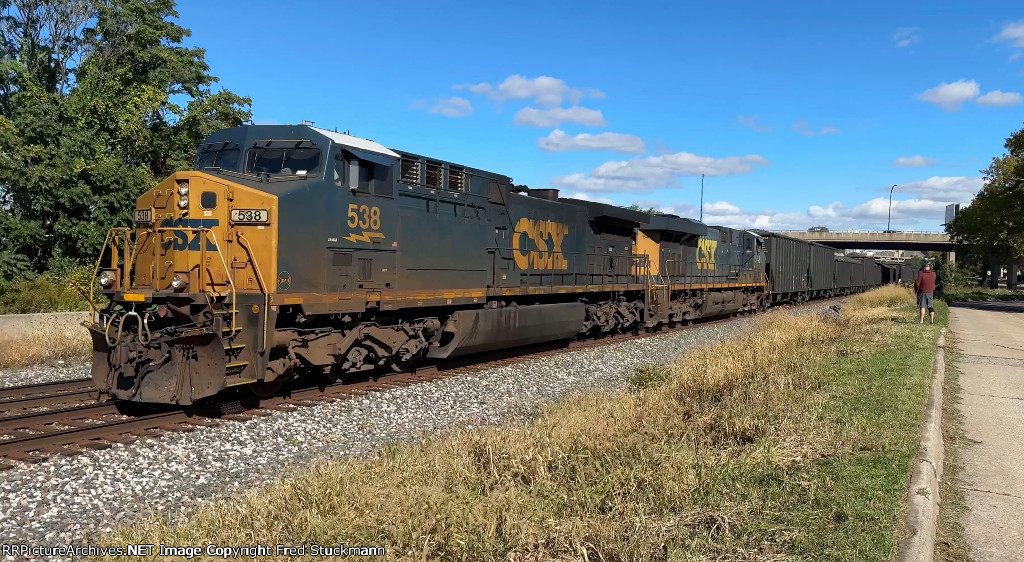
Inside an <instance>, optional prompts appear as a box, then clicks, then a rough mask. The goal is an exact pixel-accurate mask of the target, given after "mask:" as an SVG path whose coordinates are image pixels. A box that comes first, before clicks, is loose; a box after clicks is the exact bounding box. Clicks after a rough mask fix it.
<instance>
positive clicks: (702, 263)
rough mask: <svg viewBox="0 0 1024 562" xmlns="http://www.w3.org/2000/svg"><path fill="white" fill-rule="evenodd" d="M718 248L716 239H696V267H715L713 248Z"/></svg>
mask: <svg viewBox="0 0 1024 562" xmlns="http://www.w3.org/2000/svg"><path fill="white" fill-rule="evenodd" d="M717 249H718V240H712V239H710V238H701V239H700V240H698V241H697V268H698V269H714V268H715V250H717Z"/></svg>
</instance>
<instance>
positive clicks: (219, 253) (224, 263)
mask: <svg viewBox="0 0 1024 562" xmlns="http://www.w3.org/2000/svg"><path fill="white" fill-rule="evenodd" d="M198 230H200V231H202V232H205V233H207V234H209V235H210V237H211V238H213V247H214V248H215V249H216V250H217V256H218V257H220V264H221V266H223V267H224V276H225V277H227V279H228V285H230V286H231V333H232V334H234V333H235V316H237V315H238V299H237V298H236V293H235V281H234V279H232V278H231V270H230V269H228V262H227V261H225V260H224V252H222V251H220V244H219V243H217V235H216V234H215V233H214V232H213V231H212V230H210V229H209V228H201V229H198ZM201 247H202V248H206V237H205V236H204V237H203V242H202V244H201ZM205 265H206V264H200V266H199V267H200V270H201V269H202V268H203V267H204V266H205ZM204 292H205V291H204Z"/></svg>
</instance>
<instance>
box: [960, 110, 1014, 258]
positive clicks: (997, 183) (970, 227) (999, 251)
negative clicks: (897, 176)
mask: <svg viewBox="0 0 1024 562" xmlns="http://www.w3.org/2000/svg"><path fill="white" fill-rule="evenodd" d="M1003 146H1004V148H1006V154H1003V155H1002V156H998V157H996V158H993V159H992V164H991V165H990V166H989V167H988V168H987V169H986V170H984V171H983V172H982V173H983V175H984V178H985V186H984V187H982V189H981V191H980V192H978V194H977V195H976V196H975V197H974V200H973V201H972V202H971V204H970V205H969V206H967V207H965V208H962V209H961V210H960V214H959V215H957V217H956V218H954V219H953V221H952V222H950V223H949V224H947V225H946V231H947V232H948V233H949V235H950V237H951V238H952V240H953V241H954V242H955V243H957V244H958V245H963V246H966V249H968V250H970V251H971V252H972V253H974V254H976V255H983V256H984V255H992V254H995V255H1009V256H1021V255H1024V129H1021V130H1019V131H1016V132H1015V133H1013V134H1012V135H1010V136H1009V137H1008V138H1007V139H1006V143H1005V144H1004V145H1003Z"/></svg>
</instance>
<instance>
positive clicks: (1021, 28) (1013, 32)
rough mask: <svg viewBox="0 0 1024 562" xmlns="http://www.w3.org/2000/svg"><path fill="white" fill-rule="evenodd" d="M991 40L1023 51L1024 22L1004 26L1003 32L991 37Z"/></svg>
mask: <svg viewBox="0 0 1024 562" xmlns="http://www.w3.org/2000/svg"><path fill="white" fill-rule="evenodd" d="M993 40H995V41H1005V42H1007V43H1009V44H1010V45H1012V46H1014V47H1018V48H1021V49H1024V20H1020V21H1016V22H1013V23H1008V24H1006V25H1004V26H1003V30H1002V31H1000V32H999V35H996V36H995V37H993Z"/></svg>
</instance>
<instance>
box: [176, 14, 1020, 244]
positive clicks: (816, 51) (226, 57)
mask: <svg viewBox="0 0 1024 562" xmlns="http://www.w3.org/2000/svg"><path fill="white" fill-rule="evenodd" d="M704 4H706V5H698V4H690V3H684V2H640V1H636V2H628V3H627V2H601V1H596V0H591V1H586V2H570V1H567V0H562V1H557V2H551V1H544V2H497V1H484V2H442V1H432V2H422V1H417V2H397V1H395V2H391V1H385V0H382V1H378V2H369V3H368V2H358V3H357V2H338V1H334V2H312V1H301V0H294V1H292V2H280V1H274V2H267V1H261V0H256V1H245V2H239V1H224V2H209V1H206V0H202V1H193V0H182V1H180V3H179V5H178V11H179V13H180V18H179V24H180V25H182V26H183V27H185V28H188V29H191V31H192V36H191V37H190V38H189V39H188V40H187V44H189V45H192V46H199V47H202V48H204V49H206V51H207V54H206V57H207V61H208V63H209V64H210V67H211V72H212V73H213V74H214V75H215V76H217V77H219V79H220V81H219V83H218V87H223V88H227V89H230V90H232V91H233V92H235V93H238V94H241V95H246V96H250V97H251V98H252V100H253V106H252V110H253V120H254V122H255V123H268V124H272V123H299V122H301V121H303V120H308V121H313V122H314V123H315V125H316V126H318V127H325V128H330V129H335V128H336V129H338V130H339V131H348V132H350V133H351V134H353V135H356V136H360V137H364V138H370V139H373V140H375V141H377V142H380V143H382V144H384V145H385V146H389V147H392V148H397V149H401V150H407V151H411V152H416V153H419V154H424V155H428V156H432V157H436V158H440V159H444V160H448V161H453V162H456V163H460V164H463V165H466V166H471V167H475V168H481V169H485V170H488V171H491V172H496V173H500V174H504V175H507V176H511V177H512V178H513V180H514V181H515V183H516V184H525V185H528V186H530V187H533V188H543V187H555V188H558V189H560V190H561V194H562V196H563V197H576V198H582V199H589V200H597V201H604V202H612V203H615V204H621V205H629V204H633V203H636V204H640V205H642V206H644V207H645V208H646V207H654V208H657V209H659V210H661V211H664V212H670V213H674V214H677V215H680V216H686V217H693V218H698V217H700V216H701V215H702V216H703V220H704V221H705V222H707V223H709V224H716V225H726V226H733V227H741V228H764V229H771V230H803V229H806V228H808V227H811V226H819V225H821V226H826V227H828V228H830V229H832V230H883V229H885V228H886V227H887V220H888V218H889V215H888V213H889V199H888V198H889V190H890V187H891V186H892V185H896V188H895V189H894V190H893V202H892V214H891V221H892V229H893V230H923V231H938V230H941V229H942V222H943V218H944V208H945V205H946V204H948V203H954V202H955V203H968V202H969V201H970V200H971V198H972V197H973V195H974V194H975V193H976V192H977V191H978V190H979V189H980V188H981V186H982V185H983V180H982V178H981V175H982V173H981V170H983V169H984V168H986V167H987V166H988V165H989V163H990V162H991V160H992V158H993V157H996V156H999V155H1001V154H1002V153H1003V143H1004V141H1005V139H1006V137H1007V136H1009V135H1010V134H1011V133H1013V132H1014V131H1016V130H1018V129H1021V127H1022V125H1024V97H1022V93H1024V7H1022V6H1021V5H1020V4H1019V3H1017V2H1009V1H1007V2H885V3H882V2H870V1H866V2H857V3H851V2H846V3H836V2H820V1H815V2H789V3H786V5H785V6H770V4H772V3H766V2H750V3H744V2H707V3H704ZM701 174H704V176H705V177H704V199H703V207H701Z"/></svg>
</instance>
